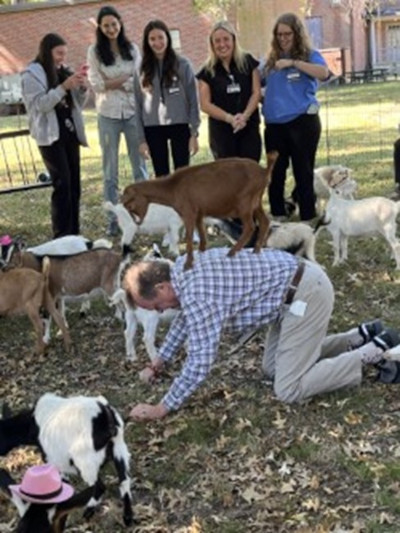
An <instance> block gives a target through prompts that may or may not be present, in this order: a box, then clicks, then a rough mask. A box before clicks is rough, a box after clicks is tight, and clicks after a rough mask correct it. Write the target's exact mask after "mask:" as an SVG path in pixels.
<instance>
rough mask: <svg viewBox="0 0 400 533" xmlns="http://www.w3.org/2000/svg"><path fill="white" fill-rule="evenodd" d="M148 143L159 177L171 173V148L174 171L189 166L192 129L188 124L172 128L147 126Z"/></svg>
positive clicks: (145, 130)
mask: <svg viewBox="0 0 400 533" xmlns="http://www.w3.org/2000/svg"><path fill="white" fill-rule="evenodd" d="M144 134H145V137H146V142H147V145H148V147H149V150H150V156H151V161H152V163H153V168H154V172H155V175H156V176H157V177H161V176H167V175H168V174H170V173H171V171H170V166H169V146H168V142H170V143H171V155H172V161H173V164H174V169H175V170H176V169H177V168H181V167H185V166H187V165H188V164H189V161H190V154H189V140H190V129H189V125H188V124H172V125H171V126H146V127H145V128H144Z"/></svg>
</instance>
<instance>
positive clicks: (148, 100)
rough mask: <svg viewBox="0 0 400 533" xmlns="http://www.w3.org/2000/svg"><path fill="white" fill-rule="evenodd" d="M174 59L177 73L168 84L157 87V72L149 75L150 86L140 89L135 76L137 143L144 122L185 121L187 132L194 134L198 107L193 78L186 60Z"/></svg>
mask: <svg viewBox="0 0 400 533" xmlns="http://www.w3.org/2000/svg"><path fill="white" fill-rule="evenodd" d="M177 59H178V77H177V78H176V79H175V80H173V83H172V85H171V87H163V88H162V89H161V84H160V75H159V73H158V72H156V73H155V75H154V76H153V79H152V87H151V88H150V89H147V88H146V89H143V88H142V86H141V84H140V80H139V79H138V76H135V100H136V109H137V113H136V118H137V127H138V135H139V141H140V142H141V143H142V142H145V135H144V129H143V128H144V126H167V125H170V124H189V127H190V131H191V134H192V135H197V134H198V129H199V125H200V110H199V101H198V97H197V87H196V78H195V76H194V72H193V69H192V66H191V64H190V62H189V60H188V59H186V58H185V57H182V56H178V58H177Z"/></svg>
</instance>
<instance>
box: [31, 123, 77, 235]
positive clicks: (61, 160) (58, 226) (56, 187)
mask: <svg viewBox="0 0 400 533" xmlns="http://www.w3.org/2000/svg"><path fill="white" fill-rule="evenodd" d="M39 150H40V153H41V154H42V159H43V162H44V164H45V165H46V168H47V170H48V172H49V174H50V177H51V180H52V183H53V193H52V196H51V222H52V228H53V236H54V238H57V237H63V236H64V235H78V234H79V201H80V196H81V180H80V157H79V152H80V149H79V142H78V140H77V138H76V135H75V133H70V132H68V131H65V130H64V129H63V128H61V130H60V138H59V140H58V141H55V142H54V143H53V144H52V145H50V146H39Z"/></svg>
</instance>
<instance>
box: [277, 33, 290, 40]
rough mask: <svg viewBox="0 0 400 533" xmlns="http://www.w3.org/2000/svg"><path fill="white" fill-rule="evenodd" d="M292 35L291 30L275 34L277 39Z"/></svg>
mask: <svg viewBox="0 0 400 533" xmlns="http://www.w3.org/2000/svg"><path fill="white" fill-rule="evenodd" d="M292 35H293V32H292V31H283V32H282V33H277V34H276V36H277V37H278V39H281V38H282V37H291V36H292Z"/></svg>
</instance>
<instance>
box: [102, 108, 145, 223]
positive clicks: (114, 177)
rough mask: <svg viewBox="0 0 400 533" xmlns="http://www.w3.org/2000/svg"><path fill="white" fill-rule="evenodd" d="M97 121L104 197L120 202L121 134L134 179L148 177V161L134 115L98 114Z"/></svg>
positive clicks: (114, 202) (112, 218)
mask: <svg viewBox="0 0 400 533" xmlns="http://www.w3.org/2000/svg"><path fill="white" fill-rule="evenodd" d="M97 122H98V128H99V138H100V146H101V151H102V159H103V177H104V199H105V200H108V201H110V202H112V203H113V204H116V203H118V157H119V143H120V139H121V134H124V136H125V142H126V146H127V148H128V156H129V160H130V163H131V167H132V174H133V176H132V178H133V180H134V181H143V180H147V179H148V173H147V168H146V162H145V160H144V158H143V157H142V156H141V155H140V154H139V140H138V136H137V129H136V120H135V117H134V116H133V117H131V118H128V119H124V118H121V119H119V118H108V117H104V116H103V115H98V120H97ZM109 220H110V222H111V221H114V220H115V217H114V215H111V214H110V216H109Z"/></svg>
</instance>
